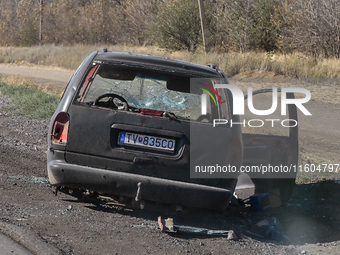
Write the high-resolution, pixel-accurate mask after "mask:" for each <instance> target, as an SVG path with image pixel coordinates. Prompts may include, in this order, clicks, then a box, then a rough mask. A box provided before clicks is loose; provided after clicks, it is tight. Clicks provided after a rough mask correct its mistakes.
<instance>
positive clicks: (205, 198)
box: [47, 160, 232, 210]
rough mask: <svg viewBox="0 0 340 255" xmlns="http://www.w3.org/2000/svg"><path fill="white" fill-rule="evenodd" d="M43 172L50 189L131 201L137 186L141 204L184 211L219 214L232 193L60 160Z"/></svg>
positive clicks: (221, 189)
mask: <svg viewBox="0 0 340 255" xmlns="http://www.w3.org/2000/svg"><path fill="white" fill-rule="evenodd" d="M47 169H48V176H49V180H50V182H51V184H52V185H54V186H66V187H69V188H79V189H88V190H92V191H96V192H99V193H104V194H110V195H121V196H126V197H131V198H134V197H136V194H137V189H138V186H137V185H138V183H141V192H140V198H141V199H142V200H150V201H154V202H161V203H169V204H182V205H184V206H188V207H197V208H206V209H213V210H222V209H224V208H225V207H226V206H227V205H228V203H229V201H230V199H231V196H232V193H231V192H230V191H229V190H228V189H224V188H216V187H211V186H206V185H200V184H193V183H186V182H179V181H173V180H167V179H161V178H155V177H149V176H142V175H137V174H131V173H124V172H116V171H112V170H104V169H99V168H92V167H84V166H79V165H73V164H68V163H66V162H65V161H64V160H51V161H48V165H47Z"/></svg>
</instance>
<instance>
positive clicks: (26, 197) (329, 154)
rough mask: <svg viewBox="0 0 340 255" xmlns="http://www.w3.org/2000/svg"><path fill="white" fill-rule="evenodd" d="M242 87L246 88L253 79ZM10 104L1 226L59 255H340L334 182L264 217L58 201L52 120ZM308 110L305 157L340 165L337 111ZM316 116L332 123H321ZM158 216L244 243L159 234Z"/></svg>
mask: <svg viewBox="0 0 340 255" xmlns="http://www.w3.org/2000/svg"><path fill="white" fill-rule="evenodd" d="M0 69H1V68H0ZM41 72H44V71H41ZM0 73H1V71H0ZM21 74H23V71H21ZM58 75H61V74H60V73H58ZM34 79H35V78H34ZM39 79H40V82H41V81H43V80H41V79H44V78H39ZM45 81H46V82H47V81H48V79H45ZM237 82H239V83H240V85H242V84H244V86H248V84H247V81H242V80H241V81H240V80H235V83H237ZM252 82H254V81H252ZM235 83H234V84H235ZM241 83H242V84H241ZM55 84H57V83H55ZM58 84H59V85H61V83H58ZM256 84H257V83H256ZM59 85H58V86H59ZM266 85H268V84H266ZM327 86H328V85H327ZM329 86H331V87H332V86H334V85H329ZM296 87H298V84H297V86H296ZM332 88H333V87H332ZM336 93H337V92H336ZM333 94H334V93H333ZM9 104H11V101H10V100H9V99H7V98H4V97H3V96H1V95H0V107H1V108H0V180H1V181H0V194H1V198H0V223H6V224H10V225H13V226H15V227H20V228H22V229H23V230H25V231H27V232H28V233H30V234H31V235H32V236H35V237H36V238H38V239H40V240H42V241H43V242H46V243H47V244H50V245H51V246H52V247H54V248H57V250H58V251H59V253H60V254H178V253H187V254H229V253H230V254H340V248H339V247H340V206H339V205H340V184H336V183H335V182H334V181H333V180H319V182H316V181H315V179H311V181H313V180H314V183H307V184H299V185H297V186H296V188H295V191H294V194H293V197H292V199H291V201H290V202H289V204H288V206H287V207H284V208H279V209H269V210H266V211H264V212H260V213H259V212H252V211H251V210H250V207H249V206H246V205H238V206H230V207H229V209H228V210H227V211H225V212H223V213H216V212H209V211H186V212H183V213H181V214H173V213H170V212H167V211H164V210H159V211H142V210H128V209H123V208H120V207H117V206H114V205H112V204H111V203H109V202H105V201H96V203H88V202H84V201H78V200H76V199H74V198H72V197H69V196H66V195H64V194H59V195H58V196H57V197H56V196H55V195H54V194H53V188H52V187H51V186H50V185H49V184H48V181H47V179H46V178H47V174H46V159H45V151H46V136H47V124H48V120H43V121H36V120H28V119H26V118H24V117H21V116H15V115H13V114H12V113H11V112H10V111H8V110H6V106H7V105H9ZM308 107H309V106H308ZM310 107H311V109H313V111H314V112H313V119H312V120H311V119H303V118H301V120H304V121H305V123H306V124H303V121H301V122H300V123H301V124H300V125H301V126H300V127H301V128H300V144H301V146H302V148H303V153H304V156H306V155H307V156H308V157H310V160H314V159H317V160H318V159H320V158H321V159H322V160H324V161H325V162H327V163H334V164H335V163H340V162H339V161H340V159H339V157H338V150H339V147H340V146H339V133H338V126H339V125H338V122H339V121H340V118H339V111H338V109H339V105H337V104H333V103H332V104H331V103H327V102H325V100H323V101H322V100H316V101H315V102H314V103H313V102H312V104H311V106H310ZM325 109H326V110H325ZM311 111H312V110H311ZM314 114H316V115H317V116H319V117H318V118H323V119H324V121H326V122H325V123H321V124H320V122H318V121H316V118H314ZM332 120H334V123H333V122H332ZM328 130H329V132H328ZM310 155H312V156H310ZM319 179H320V178H319ZM160 215H161V216H162V217H163V218H167V217H173V218H174V220H175V224H182V225H189V226H194V227H206V228H209V229H224V230H234V231H235V233H237V235H238V236H239V237H240V239H239V240H237V241H236V240H227V238H226V237H218V236H216V237H213V236H205V235H199V234H173V235H168V234H165V233H161V232H160V230H159V229H158V226H157V217H158V216H160ZM273 218H275V219H276V220H277V222H279V223H280V225H281V226H279V224H276V225H275V226H273V227H272V228H271V230H270V229H265V230H268V234H267V235H265V233H260V232H258V231H256V230H255V229H254V226H255V224H256V223H257V222H259V221H260V220H263V219H273ZM254 233H255V234H254ZM256 234H257V235H260V234H262V236H263V235H265V236H266V237H265V238H261V237H259V236H257V235H256Z"/></svg>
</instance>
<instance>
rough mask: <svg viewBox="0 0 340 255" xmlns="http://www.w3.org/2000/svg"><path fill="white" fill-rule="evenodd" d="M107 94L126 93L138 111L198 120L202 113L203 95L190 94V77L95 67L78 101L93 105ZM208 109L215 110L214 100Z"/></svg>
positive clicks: (80, 92)
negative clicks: (212, 105) (151, 111)
mask: <svg viewBox="0 0 340 255" xmlns="http://www.w3.org/2000/svg"><path fill="white" fill-rule="evenodd" d="M106 93H114V94H117V95H119V96H122V97H123V98H124V99H125V100H126V101H127V103H128V105H129V107H130V108H132V109H134V110H136V109H150V110H157V111H164V112H171V113H174V114H175V115H176V116H177V117H178V118H182V119H188V120H197V119H198V118H199V117H200V115H201V96H200V95H199V94H195V93H190V78H189V77H184V76H176V75H173V74H167V73H165V74H163V73H156V72H154V71H149V70H138V69H136V70H131V68H130V69H127V68H125V69H124V68H119V67H116V66H110V65H101V66H100V67H99V68H98V66H94V67H93V68H92V69H91V70H90V71H89V72H88V75H87V76H86V79H85V81H84V84H83V86H82V88H81V89H80V91H79V95H78V97H77V101H78V103H82V104H87V105H93V103H94V102H95V100H96V99H97V98H98V97H99V96H101V95H103V94H106ZM207 111H208V113H211V111H213V109H212V107H211V102H209V103H208V109H207Z"/></svg>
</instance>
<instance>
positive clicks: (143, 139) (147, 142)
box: [119, 132, 175, 151]
mask: <svg viewBox="0 0 340 255" xmlns="http://www.w3.org/2000/svg"><path fill="white" fill-rule="evenodd" d="M119 143H120V144H126V145H134V146H138V147H145V148H152V149H159V150H166V151H174V150H175V140H174V139H168V138H163V137H157V136H151V135H142V134H137V133H130V132H120V133H119Z"/></svg>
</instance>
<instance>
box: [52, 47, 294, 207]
mask: <svg viewBox="0 0 340 255" xmlns="http://www.w3.org/2000/svg"><path fill="white" fill-rule="evenodd" d="M212 67H213V66H212V65H210V66H201V65H196V64H192V63H188V62H184V61H179V60H172V59H168V58H161V57H155V56H150V55H140V54H132V53H115V52H108V51H107V50H103V51H101V52H93V53H92V54H90V55H89V57H88V58H87V59H85V60H84V62H83V63H82V64H81V65H80V67H79V68H78V70H77V71H76V72H75V74H74V75H73V77H72V79H71V80H70V82H69V84H68V86H67V88H66V90H65V92H64V95H63V97H62V99H61V101H60V104H59V106H58V108H57V109H56V112H55V113H54V115H53V116H52V119H51V122H50V126H49V137H48V151H47V169H48V176H49V179H50V182H51V184H52V185H53V186H55V187H56V188H57V190H58V191H64V192H66V193H68V194H71V193H72V195H76V196H77V195H79V194H82V193H84V192H86V193H91V194H96V195H105V196H109V197H112V198H114V199H116V200H117V201H119V202H120V203H124V204H126V205H132V206H137V207H144V205H145V204H147V203H163V204H170V205H179V206H187V207H196V208H206V209H214V210H223V209H224V208H226V207H227V206H228V204H229V202H230V200H231V198H232V196H233V193H234V190H235V186H236V182H237V177H238V176H237V175H233V176H230V177H229V178H223V177H220V178H213V179H207V178H191V176H190V171H189V169H190V164H191V163H192V162H191V161H192V160H191V157H190V155H191V154H190V153H192V151H195V153H196V154H195V155H199V156H198V157H196V158H195V160H196V159H197V160H198V161H199V160H201V159H204V158H207V157H208V158H216V160H219V162H221V164H229V165H233V166H235V167H237V168H239V167H240V166H241V163H242V159H243V154H244V159H243V164H255V163H256V164H257V163H260V161H261V160H264V161H265V160H267V161H270V162H273V163H278V164H281V163H282V164H288V163H289V162H290V161H294V160H295V159H296V158H295V157H296V155H295V152H294V153H292V154H289V153H290V151H294V150H295V149H296V148H297V144H296V142H297V132H296V133H295V131H292V135H290V136H289V137H288V138H283V137H276V136H275V137H268V136H267V137H264V136H263V137H261V136H253V135H246V134H244V135H242V132H241V128H240V126H234V127H231V126H225V127H220V128H214V127H213V125H212V123H213V119H221V118H230V119H233V120H234V121H239V116H236V115H233V114H231V112H232V105H231V102H232V97H231V94H230V93H229V92H228V91H227V90H226V89H219V90H218V94H219V95H220V97H221V98H220V99H221V100H220V104H216V102H214V101H215V100H214V98H213V97H211V98H208V102H207V105H208V106H207V114H204V115H203V114H202V113H201V95H202V93H203V92H202V89H198V88H196V87H195V89H192V88H191V87H190V81H191V79H193V78H195V79H204V81H205V83H204V84H207V86H210V87H213V86H214V83H221V84H227V83H228V80H227V79H226V77H225V75H224V74H223V72H222V71H221V70H218V69H216V68H215V69H214V68H212ZM293 110H294V109H292V111H293ZM295 112H296V109H295ZM295 117H296V115H295ZM193 133H197V134H199V136H200V139H199V141H198V140H197V139H193V136H192V135H193ZM202 134H203V135H202ZM217 145H218V148H220V149H219V150H217V151H214V150H211V149H209V148H213V147H214V146H217ZM243 147H244V148H243ZM256 148H260V149H262V150H263V151H266V150H271V152H272V153H271V154H270V156H269V154H268V156H265V155H264V154H261V155H262V158H261V159H260V158H258V161H259V162H257V161H256V159H255V158H253V150H254V149H255V150H256ZM276 151H277V153H276ZM197 153H198V154H197ZM281 154H284V155H285V156H284V157H281V156H282V155H281ZM280 157H281V158H282V159H278V158H280ZM290 180H291V179H289V181H290ZM264 181H266V180H264ZM283 182H284V181H283ZM270 185H271V186H273V187H274V186H275V187H276V186H277V185H278V184H277V183H274V182H273V183H271V184H270ZM280 185H281V184H280Z"/></svg>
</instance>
